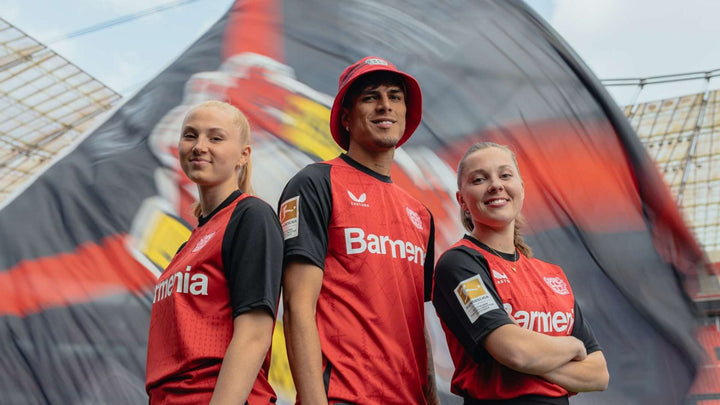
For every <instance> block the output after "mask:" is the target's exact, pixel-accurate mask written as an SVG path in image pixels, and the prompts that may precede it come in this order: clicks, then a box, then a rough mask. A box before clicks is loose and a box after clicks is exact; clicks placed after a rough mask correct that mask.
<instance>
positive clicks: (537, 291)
mask: <svg viewBox="0 0 720 405" xmlns="http://www.w3.org/2000/svg"><path fill="white" fill-rule="evenodd" d="M433 304H434V305H435V308H436V310H437V312H438V316H439V317H440V320H441V322H442V326H443V329H444V330H445V334H446V338H447V342H448V348H449V349H450V354H451V356H452V359H453V363H454V364H455V373H454V375H453V378H452V383H451V391H452V392H453V393H455V394H457V395H460V396H462V397H465V398H472V399H481V400H485V399H512V398H518V397H521V396H528V395H532V396H537V397H541V398H542V397H544V398H547V399H552V398H557V399H558V403H563V401H564V403H567V399H566V397H567V396H568V394H571V393H568V391H567V390H565V389H564V388H562V387H560V386H558V385H556V384H553V383H551V382H549V381H547V380H545V379H543V378H540V377H537V376H534V375H529V374H524V373H520V372H517V371H514V370H512V369H510V368H507V367H505V366H503V365H502V364H500V363H499V362H497V361H496V360H495V359H493V358H492V357H491V356H490V355H489V354H488V353H487V351H486V350H485V348H484V345H483V341H484V339H485V337H486V336H487V335H488V334H489V333H490V332H492V331H493V330H495V329H496V328H498V327H500V326H502V325H505V324H509V323H512V319H514V320H515V322H516V323H517V324H518V325H519V326H521V327H523V328H526V329H530V330H533V331H535V332H539V333H544V334H546V335H552V336H567V335H573V336H575V337H577V338H578V339H580V340H582V341H583V342H584V343H585V346H586V348H587V352H588V353H591V352H594V351H597V350H600V347H599V345H598V344H597V342H596V340H595V338H594V336H593V334H592V331H591V330H590V327H589V325H588V324H587V322H585V320H584V319H583V318H582V314H581V313H580V309H579V307H578V306H577V304H576V303H575V297H574V295H573V292H572V289H571V288H570V284H569V283H568V280H567V278H566V277H565V274H564V272H563V271H562V269H561V268H560V267H558V266H556V265H553V264H550V263H546V262H543V261H541V260H538V259H528V258H527V257H525V256H524V255H522V254H519V253H517V254H515V255H508V254H500V256H498V255H495V254H493V253H490V250H489V248H487V247H486V246H485V245H483V244H482V243H480V242H478V241H477V240H475V239H474V238H472V237H469V236H466V237H465V238H464V239H462V240H460V241H459V242H458V243H456V244H455V245H453V246H452V247H451V248H450V249H448V251H446V252H445V253H444V254H443V255H442V256H441V257H440V259H439V260H438V263H437V266H436V269H435V285H434V291H433ZM510 316H512V319H511V318H510ZM546 401H547V400H546ZM550 403H553V402H550Z"/></svg>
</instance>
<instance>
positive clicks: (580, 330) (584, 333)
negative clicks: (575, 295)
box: [572, 301, 602, 354]
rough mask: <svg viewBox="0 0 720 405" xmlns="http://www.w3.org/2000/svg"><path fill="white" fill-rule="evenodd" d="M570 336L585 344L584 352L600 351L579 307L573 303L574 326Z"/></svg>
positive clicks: (600, 348)
mask: <svg viewBox="0 0 720 405" xmlns="http://www.w3.org/2000/svg"><path fill="white" fill-rule="evenodd" d="M572 335H573V336H575V337H576V338H578V339H579V340H581V341H582V342H583V343H584V344H585V350H586V351H587V353H588V354H590V353H592V352H596V351H599V350H602V347H600V344H599V343H598V341H597V339H595V334H594V333H593V331H592V329H591V328H590V324H589V323H588V321H587V320H586V319H585V317H584V316H583V314H582V312H581V311H580V305H578V303H577V301H576V302H575V325H573V330H572Z"/></svg>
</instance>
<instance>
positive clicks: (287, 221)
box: [279, 155, 434, 404]
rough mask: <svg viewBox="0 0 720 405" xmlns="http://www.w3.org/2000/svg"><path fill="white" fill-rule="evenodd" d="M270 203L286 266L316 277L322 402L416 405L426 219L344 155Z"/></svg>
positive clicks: (428, 233)
mask: <svg viewBox="0 0 720 405" xmlns="http://www.w3.org/2000/svg"><path fill="white" fill-rule="evenodd" d="M280 201H281V202H282V203H281V205H280V208H279V214H280V219H281V222H282V225H283V230H284V233H285V257H286V259H287V258H292V257H295V256H300V257H303V258H305V259H307V260H310V261H311V262H312V263H314V264H315V265H317V266H318V267H320V268H321V269H323V271H324V274H323V284H322V289H321V291H320V296H319V298H318V302H317V326H318V331H319V334H320V344H321V348H322V354H323V367H324V373H325V381H326V385H325V387H326V390H327V395H328V399H329V401H330V403H331V404H334V403H337V402H340V403H355V404H423V403H425V399H424V395H423V390H424V387H425V386H426V385H427V350H426V346H425V336H424V325H425V318H424V301H425V297H426V296H428V295H429V294H426V291H427V292H428V293H429V289H427V290H426V287H429V286H430V281H431V277H432V269H433V262H434V250H433V244H434V229H433V226H434V225H433V220H432V216H431V214H430V212H429V211H428V210H427V209H426V208H425V207H424V206H423V205H422V204H421V203H420V202H418V201H417V200H416V199H415V198H413V197H412V196H410V195H409V194H408V193H406V192H405V191H404V190H402V189H401V188H400V187H398V186H397V185H395V184H393V183H392V182H391V181H390V178H389V177H387V176H382V175H380V174H378V173H375V172H373V171H372V170H370V169H368V168H366V167H364V166H362V165H360V164H359V163H357V162H355V161H353V160H352V159H350V158H349V157H348V156H346V155H342V156H341V157H339V158H336V159H334V160H331V161H328V162H323V163H316V164H312V165H309V166H307V167H306V168H304V169H303V170H301V171H300V172H299V173H298V174H297V175H296V176H295V177H294V178H293V179H292V180H291V181H290V182H289V183H288V185H287V187H286V188H285V190H284V191H283V194H282V197H281V200H280ZM426 278H427V283H426ZM428 298H429V297H428Z"/></svg>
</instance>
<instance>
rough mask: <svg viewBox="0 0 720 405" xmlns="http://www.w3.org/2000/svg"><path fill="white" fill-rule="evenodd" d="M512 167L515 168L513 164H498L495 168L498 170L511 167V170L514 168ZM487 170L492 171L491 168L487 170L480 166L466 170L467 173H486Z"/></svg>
mask: <svg viewBox="0 0 720 405" xmlns="http://www.w3.org/2000/svg"><path fill="white" fill-rule="evenodd" d="M514 168H515V166H513V165H502V166H498V168H497V169H498V170H505V169H511V170H512V169H514ZM489 171H492V170H487V169H483V168H480V169H475V170H470V171H469V172H468V175H470V174H474V173H487V172H489Z"/></svg>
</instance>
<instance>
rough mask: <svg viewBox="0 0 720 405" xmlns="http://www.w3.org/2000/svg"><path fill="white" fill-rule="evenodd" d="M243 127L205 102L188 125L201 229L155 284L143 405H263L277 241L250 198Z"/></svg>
mask: <svg viewBox="0 0 720 405" xmlns="http://www.w3.org/2000/svg"><path fill="white" fill-rule="evenodd" d="M250 152H251V147H250V125H249V124H248V121H247V118H245V116H244V115H243V114H242V112H240V110H238V109H237V108H236V107H234V106H232V105H230V104H227V103H224V102H220V101H207V102H204V103H202V104H200V105H197V106H195V107H193V108H192V109H191V110H190V111H189V112H188V114H187V115H186V116H185V120H184V121H183V126H182V130H181V134H180V141H179V144H178V157H179V160H180V166H181V167H182V169H183V172H185V174H186V175H187V177H188V178H189V179H190V180H191V181H193V182H194V183H195V184H196V186H197V189H198V195H199V201H198V204H197V206H196V207H195V214H196V216H197V217H198V226H197V227H196V228H195V229H193V231H192V234H191V235H190V238H189V239H188V241H187V242H185V243H184V244H183V245H182V246H181V247H180V249H179V250H178V252H177V253H176V254H175V257H174V258H173V259H172V261H171V262H170V264H169V265H168V267H167V268H166V269H165V271H164V272H163V274H162V275H161V276H160V278H159V279H158V283H157V286H156V287H155V291H154V296H153V306H152V314H151V316H150V336H149V339H148V356H147V373H146V389H147V392H148V395H149V396H150V401H149V402H150V404H207V403H211V404H226V403H228V404H229V403H233V404H235V403H237V404H249V405H256V404H270V403H275V402H276V400H277V397H276V395H275V392H274V391H273V389H272V387H270V384H269V383H268V373H269V367H270V344H271V342H272V331H273V327H274V323H275V315H276V311H277V304H278V298H279V295H280V280H281V277H282V251H283V236H282V229H281V228H280V223H279V222H278V219H277V215H276V214H275V212H274V210H273V209H272V207H270V206H269V205H268V204H267V203H265V202H264V201H262V200H260V199H259V198H257V197H254V196H252V188H251V186H250V174H251V173H250Z"/></svg>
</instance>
